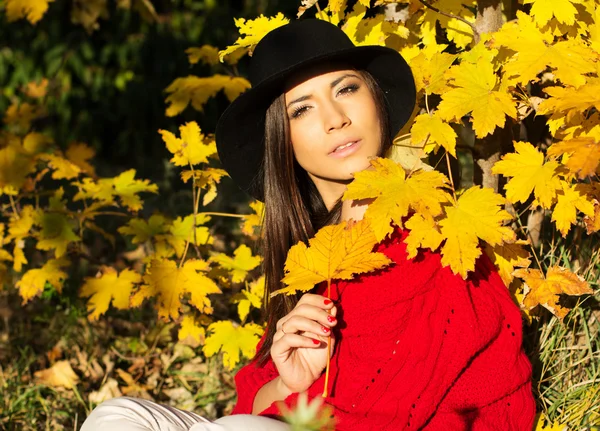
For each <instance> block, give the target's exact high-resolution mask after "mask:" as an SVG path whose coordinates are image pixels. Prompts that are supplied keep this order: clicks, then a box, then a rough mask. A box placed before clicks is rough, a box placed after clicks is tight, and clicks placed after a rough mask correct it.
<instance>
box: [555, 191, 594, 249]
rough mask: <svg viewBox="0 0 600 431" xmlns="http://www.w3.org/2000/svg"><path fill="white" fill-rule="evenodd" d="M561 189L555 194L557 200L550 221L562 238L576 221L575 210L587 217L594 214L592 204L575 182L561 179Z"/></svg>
mask: <svg viewBox="0 0 600 431" xmlns="http://www.w3.org/2000/svg"><path fill="white" fill-rule="evenodd" d="M561 189H562V190H561V191H559V192H558V194H557V202H556V206H555V207H554V211H552V221H553V222H555V223H556V228H557V229H558V230H559V231H560V233H561V234H562V236H563V238H564V237H566V236H567V233H569V230H570V229H571V225H573V224H574V223H575V222H576V221H577V211H578V210H579V211H581V212H582V213H583V214H585V215H587V216H588V217H592V216H593V215H594V204H593V203H592V202H591V201H590V200H589V199H588V198H587V196H586V195H585V194H584V193H582V192H581V190H580V189H579V187H578V186H577V185H576V184H568V183H566V182H565V181H561Z"/></svg>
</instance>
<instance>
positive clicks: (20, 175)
mask: <svg viewBox="0 0 600 431" xmlns="http://www.w3.org/2000/svg"><path fill="white" fill-rule="evenodd" d="M34 167H35V161H34V159H33V158H32V157H31V156H30V155H29V154H27V153H26V152H25V151H24V150H23V149H22V148H19V147H17V146H13V145H9V146H7V147H4V148H0V187H12V188H14V189H17V190H19V189H20V188H21V187H22V186H23V183H25V177H26V176H27V175H28V174H29V173H31V172H33V169H34Z"/></svg>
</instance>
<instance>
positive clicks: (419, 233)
mask: <svg viewBox="0 0 600 431" xmlns="http://www.w3.org/2000/svg"><path fill="white" fill-rule="evenodd" d="M404 225H405V227H406V228H407V229H409V230H410V232H409V234H408V236H407V237H406V239H405V240H404V243H405V244H406V251H407V254H408V258H409V259H412V258H413V257H415V256H416V255H417V253H418V249H419V248H429V249H431V250H436V249H437V248H438V247H439V246H440V244H441V243H442V241H443V240H444V237H443V236H442V233H441V232H440V227H439V225H438V223H437V222H436V221H435V220H434V218H433V217H432V216H431V214H421V213H415V214H414V215H413V216H412V217H411V218H410V219H408V221H407V222H406V223H405V224H404Z"/></svg>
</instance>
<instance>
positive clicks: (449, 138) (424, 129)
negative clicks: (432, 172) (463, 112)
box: [410, 113, 456, 157]
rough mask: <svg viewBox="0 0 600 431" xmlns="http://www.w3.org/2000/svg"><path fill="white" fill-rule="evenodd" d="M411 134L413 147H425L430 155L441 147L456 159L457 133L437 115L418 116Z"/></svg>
mask: <svg viewBox="0 0 600 431" xmlns="http://www.w3.org/2000/svg"><path fill="white" fill-rule="evenodd" d="M410 134H411V140H412V145H414V146H418V147H423V146H424V150H425V152H426V153H430V152H431V151H433V150H435V149H437V148H439V146H440V145H441V146H442V147H444V148H445V149H446V150H447V151H448V152H449V153H450V154H452V155H453V156H454V157H456V132H455V131H454V129H452V127H450V125H449V124H448V123H445V122H443V121H442V119H441V118H440V117H438V116H437V115H435V113H434V114H433V115H430V114H427V113H425V114H421V115H419V116H417V117H416V118H415V122H414V123H413V125H412V128H411V129H410Z"/></svg>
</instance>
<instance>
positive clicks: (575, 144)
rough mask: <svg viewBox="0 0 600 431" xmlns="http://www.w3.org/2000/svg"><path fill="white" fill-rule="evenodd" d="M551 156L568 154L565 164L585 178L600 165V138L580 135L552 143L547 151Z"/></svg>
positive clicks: (580, 177) (593, 172)
mask: <svg viewBox="0 0 600 431" xmlns="http://www.w3.org/2000/svg"><path fill="white" fill-rule="evenodd" d="M547 153H548V155H549V156H554V157H558V156H560V155H563V154H568V155H569V157H568V159H567V160H566V162H564V165H565V166H566V167H567V168H569V170H570V171H571V172H573V173H574V174H577V176H578V177H579V179H581V180H583V179H585V178H586V177H588V176H592V175H594V174H595V173H596V170H597V169H598V165H600V140H596V139H594V138H592V137H580V138H574V139H569V140H566V141H562V142H558V143H555V144H552V145H551V146H550V148H548V151H547Z"/></svg>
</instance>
